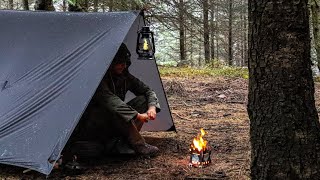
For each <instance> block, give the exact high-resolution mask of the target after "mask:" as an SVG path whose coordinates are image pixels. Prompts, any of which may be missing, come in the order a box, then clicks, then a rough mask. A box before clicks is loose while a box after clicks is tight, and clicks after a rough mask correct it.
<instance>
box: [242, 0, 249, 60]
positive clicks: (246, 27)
mask: <svg viewBox="0 0 320 180" xmlns="http://www.w3.org/2000/svg"><path fill="white" fill-rule="evenodd" d="M244 2H245V3H246V2H247V1H246V0H245V1H244ZM245 7H246V8H245V9H244V22H243V26H244V32H243V37H244V41H243V44H244V64H245V66H248V18H247V17H248V13H247V12H248V11H247V8H248V5H247V4H246V6H245Z"/></svg>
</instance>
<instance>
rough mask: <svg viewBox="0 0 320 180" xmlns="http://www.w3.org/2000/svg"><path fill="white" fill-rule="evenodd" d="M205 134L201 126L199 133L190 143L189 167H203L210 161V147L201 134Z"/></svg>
mask: <svg viewBox="0 0 320 180" xmlns="http://www.w3.org/2000/svg"><path fill="white" fill-rule="evenodd" d="M205 134H207V132H205V131H204V130H203V129H202V128H201V129H200V134H198V136H197V137H196V138H194V139H193V143H192V144H191V145H190V162H189V166H191V167H204V166H207V165H209V164H210V163H211V147H210V145H209V144H208V142H207V141H206V140H204V139H203V136H204V135H205Z"/></svg>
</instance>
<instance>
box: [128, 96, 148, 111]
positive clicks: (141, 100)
mask: <svg viewBox="0 0 320 180" xmlns="http://www.w3.org/2000/svg"><path fill="white" fill-rule="evenodd" d="M128 104H129V105H130V106H131V107H133V108H134V109H135V110H136V111H138V112H139V113H144V112H145V111H147V110H148V100H147V98H146V97H145V96H137V97H135V98H134V99H132V100H131V101H129V102H128Z"/></svg>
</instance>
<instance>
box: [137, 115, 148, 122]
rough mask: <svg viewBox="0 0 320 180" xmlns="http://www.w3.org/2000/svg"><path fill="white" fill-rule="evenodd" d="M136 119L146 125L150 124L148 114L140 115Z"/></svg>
mask: <svg viewBox="0 0 320 180" xmlns="http://www.w3.org/2000/svg"><path fill="white" fill-rule="evenodd" d="M136 119H137V120H139V121H141V122H144V123H145V122H148V120H149V116H148V114H147V113H143V114H140V113H138V115H137V118H136Z"/></svg>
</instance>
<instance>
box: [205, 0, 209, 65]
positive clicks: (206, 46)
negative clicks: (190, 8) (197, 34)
mask: <svg viewBox="0 0 320 180" xmlns="http://www.w3.org/2000/svg"><path fill="white" fill-rule="evenodd" d="M203 45H204V59H205V63H206V64H208V63H209V62H210V37H209V3H208V0H203Z"/></svg>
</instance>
